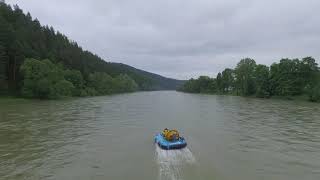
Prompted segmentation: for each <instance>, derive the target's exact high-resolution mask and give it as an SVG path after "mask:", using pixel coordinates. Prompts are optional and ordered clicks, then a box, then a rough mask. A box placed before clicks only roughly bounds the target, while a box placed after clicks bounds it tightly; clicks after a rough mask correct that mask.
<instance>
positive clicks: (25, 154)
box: [0, 91, 320, 180]
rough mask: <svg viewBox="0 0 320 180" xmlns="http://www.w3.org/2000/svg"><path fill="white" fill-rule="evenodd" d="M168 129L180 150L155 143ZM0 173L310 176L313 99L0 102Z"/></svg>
mask: <svg viewBox="0 0 320 180" xmlns="http://www.w3.org/2000/svg"><path fill="white" fill-rule="evenodd" d="M166 127H167V128H176V129H178V130H180V132H181V134H182V135H183V136H184V137H185V138H186V140H187V142H188V148H187V149H184V150H181V151H164V150H161V149H159V148H158V147H157V146H155V145H154V144H153V142H154V139H153V136H154V134H155V133H157V132H159V131H161V130H162V129H163V128H166ZM0 179H9V180H11V179H12V180H20V179H21V180H22V179H24V180H25V179H32V180H34V179H36V180H37V179H41V180H42V179H45V180H46V179H48V180H51V179H52V180H56V179H57V180H62V179H63V180H89V179H90V180H106V179H113V180H123V179H130V180H152V179H155V180H164V179H168V180H195V179H197V180H208V179H217V180H257V179H266V180H270V179H273V180H301V179H304V180H316V179H320V104H315V103H309V102H296V101H285V100H272V99H268V100H265V99H255V98H243V97H233V96H215V95H197V94H185V93H179V92H174V91H155V92H138V93H131V94H122V95H114V96H102V97H90V98H75V99H66V100H56V101H41V100H16V99H6V100H1V99H0Z"/></svg>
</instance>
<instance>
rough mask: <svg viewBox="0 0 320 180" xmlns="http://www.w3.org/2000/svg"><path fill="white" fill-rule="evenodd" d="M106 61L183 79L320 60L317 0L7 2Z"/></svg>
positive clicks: (73, 0) (46, 0) (26, 0)
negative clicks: (245, 63) (251, 62)
mask: <svg viewBox="0 0 320 180" xmlns="http://www.w3.org/2000/svg"><path fill="white" fill-rule="evenodd" d="M7 2H9V3H12V4H18V5H19V6H20V7H21V8H22V9H24V10H26V11H30V12H31V14H32V15H33V16H34V17H37V18H38V19H39V20H40V21H41V22H42V23H44V24H49V25H52V26H53V27H55V28H56V29H57V30H59V31H61V32H63V33H65V34H66V35H67V36H68V37H70V38H71V39H72V40H75V41H77V42H78V43H79V44H80V45H81V46H83V47H84V48H85V49H88V50H90V51H93V52H94V53H96V54H98V55H99V56H101V57H103V58H104V59H106V60H107V61H115V62H122V63H126V64H129V65H132V66H135V67H137V68H142V69H144V70H148V71H151V72H155V73H159V74H161V75H165V76H169V77H174V78H179V79H186V78H190V77H197V76H199V75H201V74H205V75H211V76H213V75H215V74H217V72H219V71H222V70H223V69H224V68H226V67H234V66H235V65H236V63H237V62H238V61H239V60H240V59H241V58H244V57H252V58H255V59H256V61H257V62H258V63H264V64H271V63H272V62H275V61H278V60H279V59H280V58H281V57H304V56H313V57H315V58H316V59H319V58H320V51H319V47H320V21H319V20H318V17H319V15H320V13H319V11H318V9H319V8H320V1H318V0H308V1H300V0H268V1H267V0H264V1H254V0H228V1H225V0H216V1H212V0H188V1H185V0H161V1H158V0H108V1H89V0H77V1H76V0H55V1H52V0H41V1H39V0H9V1H7Z"/></svg>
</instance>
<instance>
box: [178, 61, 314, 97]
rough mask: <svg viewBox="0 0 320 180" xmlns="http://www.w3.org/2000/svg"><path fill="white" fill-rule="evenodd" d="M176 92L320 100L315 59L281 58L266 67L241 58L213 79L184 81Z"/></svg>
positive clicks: (204, 77) (200, 78) (201, 78)
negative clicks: (233, 65)
mask: <svg viewBox="0 0 320 180" xmlns="http://www.w3.org/2000/svg"><path fill="white" fill-rule="evenodd" d="M178 91H182V92H187V93H203V94H219V95H235V96H245V97H257V98H274V99H288V100H308V101H312V102H320V69H319V67H318V64H317V63H316V61H315V59H314V58H312V57H305V58H302V59H288V58H286V59H281V60H280V62H279V63H273V64H272V65H271V66H270V67H268V66H266V65H262V64H256V62H255V60H254V59H250V58H245V59H242V60H241V61H240V62H239V63H238V64H237V66H236V67H235V68H234V69H231V68H226V69H225V70H224V71H222V73H218V75H217V76H216V77H214V78H211V77H208V76H200V77H199V78H198V79H190V80H188V81H186V82H185V83H184V84H183V85H182V86H181V88H179V89H178Z"/></svg>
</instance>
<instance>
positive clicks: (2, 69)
mask: <svg viewBox="0 0 320 180" xmlns="http://www.w3.org/2000/svg"><path fill="white" fill-rule="evenodd" d="M7 62H8V58H7V56H6V52H5V49H4V47H3V46H2V45H1V43H0V91H1V90H6V89H7V72H6V67H7ZM0 93H1V92H0Z"/></svg>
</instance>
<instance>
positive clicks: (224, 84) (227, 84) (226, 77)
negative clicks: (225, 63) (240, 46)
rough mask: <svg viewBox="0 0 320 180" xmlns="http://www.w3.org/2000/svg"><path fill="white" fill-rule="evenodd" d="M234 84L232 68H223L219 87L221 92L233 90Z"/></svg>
mask: <svg viewBox="0 0 320 180" xmlns="http://www.w3.org/2000/svg"><path fill="white" fill-rule="evenodd" d="M233 86H234V75H233V70H232V69H229V68H227V69H225V70H224V71H222V77H221V89H222V93H229V92H230V91H232V90H233Z"/></svg>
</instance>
